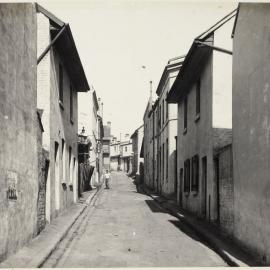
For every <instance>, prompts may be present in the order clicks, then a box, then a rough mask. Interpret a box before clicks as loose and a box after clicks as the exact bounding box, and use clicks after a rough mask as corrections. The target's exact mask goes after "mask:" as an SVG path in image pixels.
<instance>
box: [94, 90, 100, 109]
mask: <svg viewBox="0 0 270 270" xmlns="http://www.w3.org/2000/svg"><path fill="white" fill-rule="evenodd" d="M93 96H94V103H95V105H96V108H97V110H99V106H98V100H97V94H96V90H94V91H93Z"/></svg>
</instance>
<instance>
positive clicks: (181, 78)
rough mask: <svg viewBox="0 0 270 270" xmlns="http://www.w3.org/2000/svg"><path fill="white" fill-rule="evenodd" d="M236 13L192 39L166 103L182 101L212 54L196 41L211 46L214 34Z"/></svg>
mask: <svg viewBox="0 0 270 270" xmlns="http://www.w3.org/2000/svg"><path fill="white" fill-rule="evenodd" d="M236 11H237V9H235V10H233V11H232V12H230V13H229V14H227V15H226V16H225V17H224V18H222V19H221V20H219V21H218V22H217V23H215V24H214V25H213V26H211V27H210V28H209V29H207V30H206V31H204V32H203V33H202V34H200V35H199V36H198V37H196V38H195V39H194V41H193V43H192V45H191V47H190V49H189V51H188V53H187V55H186V57H185V60H184V61H183V63H182V66H181V68H180V71H179V73H178V75H177V77H176V79H175V81H174V83H173V85H172V87H171V89H170V91H169V93H168V97H167V101H168V103H178V102H179V101H180V100H181V99H182V97H183V96H184V94H185V93H186V91H188V90H189V87H190V85H191V84H192V83H193V82H195V81H196V80H197V79H198V77H199V74H200V71H201V69H202V67H203V66H204V64H205V62H206V60H207V59H208V57H209V56H210V55H211V53H212V48H211V47H209V46H201V45H200V44H199V43H198V41H201V42H204V43H205V44H209V45H210V46H211V45H212V44H213V41H214V39H213V37H214V32H215V31H216V30H218V29H219V28H220V27H222V25H224V24H225V23H226V22H228V21H229V20H231V19H232V18H233V17H234V16H235V15H236Z"/></svg>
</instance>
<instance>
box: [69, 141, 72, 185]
mask: <svg viewBox="0 0 270 270" xmlns="http://www.w3.org/2000/svg"><path fill="white" fill-rule="evenodd" d="M71 161H72V148H71V146H69V148H68V168H69V184H71V183H72V168H71Z"/></svg>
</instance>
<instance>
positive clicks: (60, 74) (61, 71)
mask: <svg viewBox="0 0 270 270" xmlns="http://www.w3.org/2000/svg"><path fill="white" fill-rule="evenodd" d="M58 75H59V77H58V84H59V85H58V87H59V101H60V104H62V105H63V103H64V99H63V67H62V65H61V64H59V74H58Z"/></svg>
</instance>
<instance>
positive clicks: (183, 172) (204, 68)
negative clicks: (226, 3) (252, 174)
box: [168, 20, 233, 230]
mask: <svg viewBox="0 0 270 270" xmlns="http://www.w3.org/2000/svg"><path fill="white" fill-rule="evenodd" d="M223 23H224V21H220V24H218V25H216V27H214V28H211V31H206V32H204V33H203V34H202V35H201V36H199V37H197V38H196V39H195V40H194V42H193V44H192V46H191V48H190V50H189V52H188V54H187V56H186V57H185V60H184V62H183V64H182V67H181V69H180V72H179V74H178V76H177V78H176V80H175V82H174V84H173V86H172V88H171V91H170V92H169V95H168V101H169V102H174V103H177V104H178V130H177V175H178V191H177V199H178V202H179V204H180V206H181V207H182V208H184V209H186V210H188V211H190V212H192V213H194V214H195V215H197V216H200V217H203V218H205V219H206V220H208V221H209V222H214V223H216V224H218V225H220V224H225V225H226V227H225V228H224V229H225V230H226V229H228V230H230V228H231V225H232V223H233V213H232V209H231V208H230V211H229V212H222V210H221V205H222V203H225V204H226V202H228V201H230V199H231V200H232V199H233V198H232V194H231V195H230V196H231V198H230V199H229V200H227V198H224V194H226V193H225V189H226V188H227V187H226V185H227V184H229V185H230V186H232V181H231V178H230V177H229V176H228V175H230V172H228V173H227V174H226V173H224V172H223V171H222V172H221V171H220V168H227V169H232V168H231V166H225V165H224V164H220V162H221V161H222V160H224V162H227V163H228V162H230V158H227V159H226V157H224V156H223V155H222V156H219V155H220V150H221V149H222V148H223V147H226V146H227V145H229V144H231V128H232V123H231V121H232V112H231V102H232V101H231V92H232V91H231V76H232V56H231V54H230V53H229V54H228V53H224V52H221V51H216V50H215V49H214V48H215V47H222V48H225V49H226V50H227V51H229V50H231V48H232V44H231V39H230V33H231V30H232V24H233V21H232V20H230V21H228V22H227V24H224V25H223V26H222V27H219V26H220V25H221V24H223ZM221 36H222V38H220V37H221ZM224 37H226V38H227V39H224ZM221 40H222V42H221ZM224 40H225V41H224ZM198 45H200V46H198ZM229 153H230V152H229ZM224 155H225V154H224ZM219 157H220V158H219ZM223 165H224V166H223ZM222 173H223V175H222ZM226 177H227V178H226ZM221 178H222V179H223V180H224V179H225V180H226V179H227V180H228V181H227V182H226V181H220V179H221ZM229 206H230V205H228V207H229ZM221 214H224V215H225V216H222V217H221ZM224 219H227V220H228V223H226V222H224ZM221 220H223V221H222V222H221Z"/></svg>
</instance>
